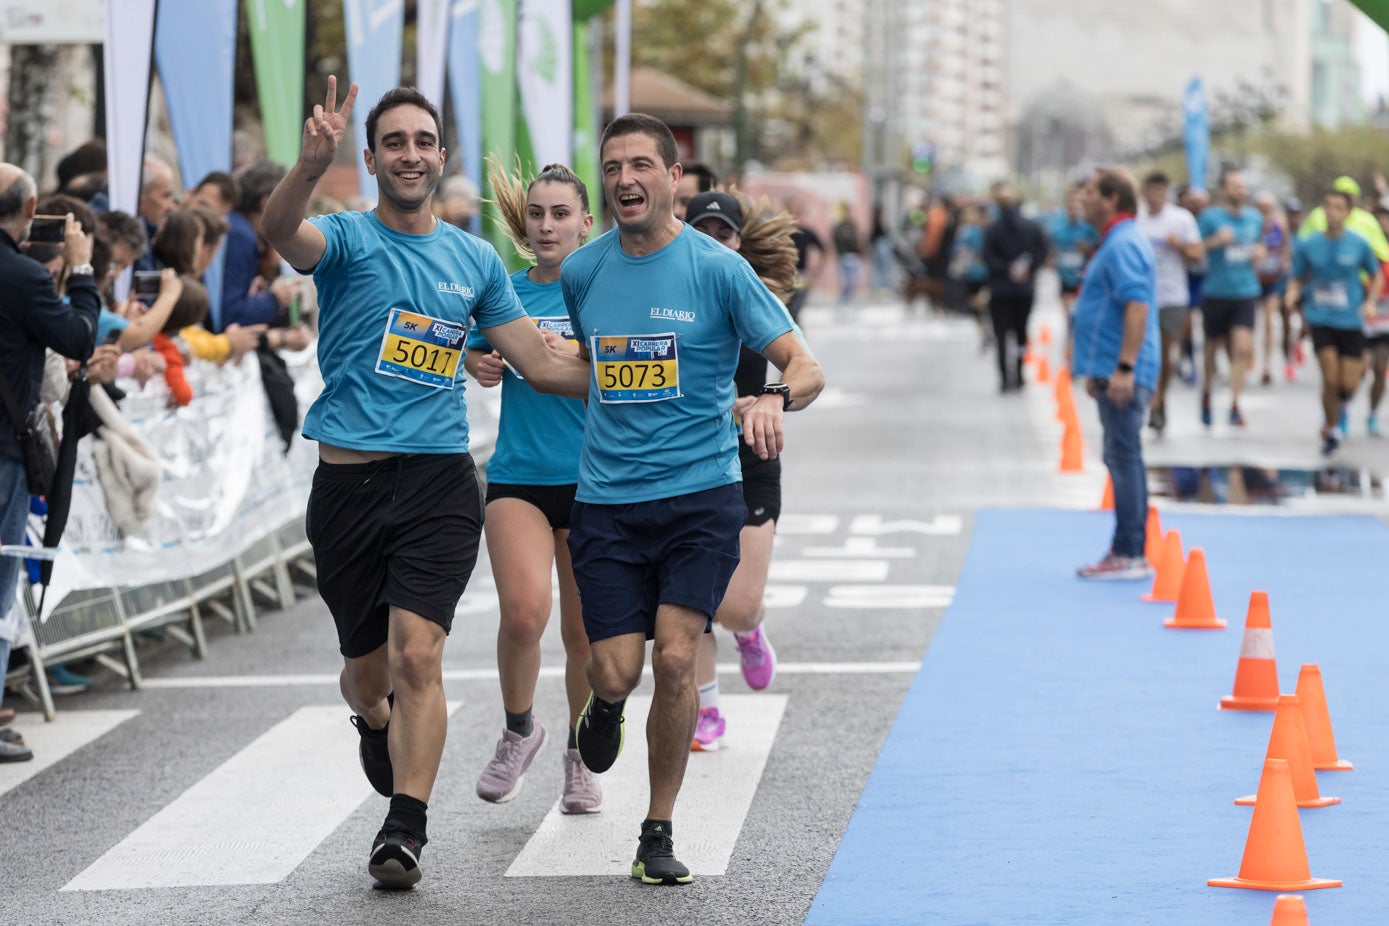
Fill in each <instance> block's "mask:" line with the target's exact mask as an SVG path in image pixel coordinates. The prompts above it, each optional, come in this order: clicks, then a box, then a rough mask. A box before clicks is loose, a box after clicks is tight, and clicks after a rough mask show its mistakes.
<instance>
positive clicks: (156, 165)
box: [135, 154, 178, 270]
mask: <svg viewBox="0 0 1389 926" xmlns="http://www.w3.org/2000/svg"><path fill="white" fill-rule="evenodd" d="M177 207H178V203H177V202H175V201H174V170H173V168H172V167H170V166H169V165H168V163H167V162H165V161H164V160H163V159H162V158H157V157H155V156H154V155H152V154H149V155H146V156H145V166H144V169H143V170H142V171H141V172H140V200H139V208H138V210H137V211H138V212H139V213H140V219H141V221H143V222H144V223H145V237H146V238H148V239H149V240H150V241H153V240H154V236H155V235H156V234H158V233H159V230H160V229H161V228H163V227H164V220H165V219H167V218H168V217H169V213H171V212H173V211H174V209H176V208H177ZM135 269H136V270H158V269H159V264H158V261H156V260H155V259H154V253H153V251H146V252H145V253H144V256H142V257H141V258H140V259H139V260H137V261H135Z"/></svg>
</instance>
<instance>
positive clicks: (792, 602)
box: [762, 585, 809, 608]
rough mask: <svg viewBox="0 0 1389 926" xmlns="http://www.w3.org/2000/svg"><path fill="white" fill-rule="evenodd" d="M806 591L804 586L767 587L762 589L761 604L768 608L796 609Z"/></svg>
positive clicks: (801, 602) (803, 600) (802, 600)
mask: <svg viewBox="0 0 1389 926" xmlns="http://www.w3.org/2000/svg"><path fill="white" fill-rule="evenodd" d="M808 591H809V589H807V588H806V587H805V586H804V585H768V586H766V587H764V588H763V589H762V604H764V605H765V606H767V607H768V608H798V607H800V606H801V605H802V604H803V603H804V602H805V596H806V593H807V592H808Z"/></svg>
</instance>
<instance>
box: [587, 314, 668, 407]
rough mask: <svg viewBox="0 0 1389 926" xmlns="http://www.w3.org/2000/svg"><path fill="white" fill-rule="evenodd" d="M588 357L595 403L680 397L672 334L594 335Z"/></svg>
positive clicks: (653, 400)
mask: <svg viewBox="0 0 1389 926" xmlns="http://www.w3.org/2000/svg"><path fill="white" fill-rule="evenodd" d="M590 343H591V346H590V354H591V355H592V358H591V359H592V361H593V377H594V379H595V380H596V381H597V383H598V401H600V402H602V403H604V404H612V403H621V402H664V401H665V400H667V399H678V398H679V397H680V359H679V356H678V355H677V352H676V348H675V334H674V332H672V333H670V334H641V335H626V336H616V337H601V336H599V335H594V337H593V338H592V339H591V342H590Z"/></svg>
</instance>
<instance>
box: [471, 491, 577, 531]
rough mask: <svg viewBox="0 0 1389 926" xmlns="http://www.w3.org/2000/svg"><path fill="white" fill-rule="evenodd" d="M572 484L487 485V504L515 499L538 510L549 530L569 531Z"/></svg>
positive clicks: (572, 498) (572, 506) (572, 505)
mask: <svg viewBox="0 0 1389 926" xmlns="http://www.w3.org/2000/svg"><path fill="white" fill-rule="evenodd" d="M577 489H578V486H577V485H575V484H574V483H572V482H571V483H569V484H568V485H560V486H523V485H516V484H514V483H510V482H489V483H487V504H489V505H490V504H492V503H493V502H495V501H496V500H497V499H499V498H517V499H520V500H521V501H523V502H526V503H528V504H530V505H534V506H535V507H536V508H539V509H540V513H541V514H543V515H545V520H547V521H549V522H550V530H552V531H567V530H569V514H570V512H571V511H573V510H574V492H575V490H577Z"/></svg>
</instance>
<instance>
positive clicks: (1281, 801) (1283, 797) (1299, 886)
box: [1206, 759, 1341, 891]
mask: <svg viewBox="0 0 1389 926" xmlns="http://www.w3.org/2000/svg"><path fill="white" fill-rule="evenodd" d="M1206 884H1208V885H1210V886H1211V887H1243V888H1249V889H1251V890H1258V891H1311V890H1316V889H1317V888H1321V887H1340V886H1341V882H1340V881H1331V880H1328V879H1326V878H1313V877H1312V873H1311V871H1309V870H1308V867H1307V846H1306V845H1305V844H1304V843H1303V841H1302V823H1301V821H1299V820H1298V819H1297V802H1296V801H1295V800H1294V799H1293V782H1292V773H1291V772H1289V771H1288V763H1287V760H1286V759H1265V760H1264V773H1263V776H1262V777H1260V779H1259V800H1258V801H1257V802H1256V803H1255V804H1254V818H1253V819H1252V820H1250V821H1249V835H1248V836H1247V837H1246V838H1245V841H1244V858H1243V859H1241V860H1240V866H1239V874H1238V875H1236V876H1235V877H1233V878H1211V879H1210V880H1208V881H1207V882H1206Z"/></svg>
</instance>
